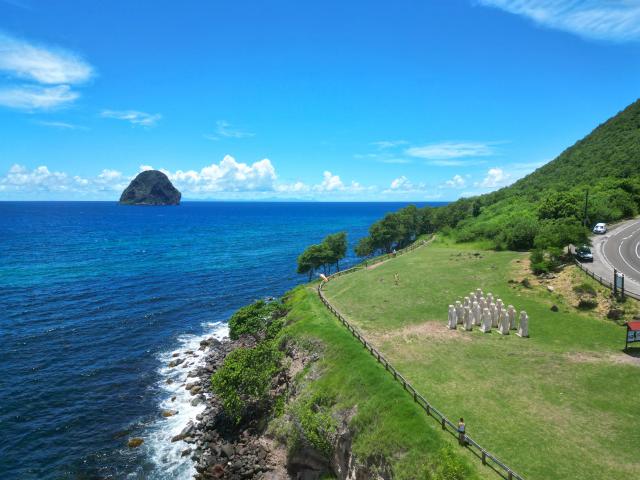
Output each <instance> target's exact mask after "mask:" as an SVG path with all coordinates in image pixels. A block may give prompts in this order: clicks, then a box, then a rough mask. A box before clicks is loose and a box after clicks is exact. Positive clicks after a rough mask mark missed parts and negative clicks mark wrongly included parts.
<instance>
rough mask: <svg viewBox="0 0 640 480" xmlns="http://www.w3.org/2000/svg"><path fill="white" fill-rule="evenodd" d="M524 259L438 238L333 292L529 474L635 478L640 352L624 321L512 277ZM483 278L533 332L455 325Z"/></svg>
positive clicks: (406, 369)
mask: <svg viewBox="0 0 640 480" xmlns="http://www.w3.org/2000/svg"><path fill="white" fill-rule="evenodd" d="M525 260H526V255H523V254H519V253H514V252H491V251H484V250H479V249H478V250H476V249H474V247H473V246H469V245H467V246H465V245H462V246H460V245H450V244H448V243H447V242H446V241H442V240H439V241H436V242H435V243H433V244H432V245H430V246H427V247H424V248H420V249H418V250H416V251H414V252H412V253H409V254H407V255H403V256H400V257H398V258H396V259H393V260H390V261H388V262H385V263H383V264H381V265H379V266H377V267H376V268H373V269H370V270H362V271H359V272H357V273H354V274H352V275H346V276H344V277H340V278H338V279H336V280H335V281H332V282H330V283H329V284H328V285H327V287H326V293H327V297H328V298H329V299H330V300H331V301H332V303H334V305H335V306H336V307H337V308H338V309H339V310H341V311H342V313H343V314H344V315H345V316H346V317H347V318H348V319H349V320H350V321H352V322H353V323H354V324H355V325H357V326H358V327H359V328H360V329H361V330H362V331H363V333H365V334H366V336H367V337H368V338H369V340H371V342H372V343H373V344H374V345H376V346H377V347H378V348H379V349H380V350H381V351H382V352H383V353H384V354H385V355H386V356H387V358H389V360H390V361H392V362H393V363H394V365H395V366H396V368H398V370H399V371H400V372H402V373H403V375H405V377H407V378H408V379H409V380H410V381H411V382H412V383H413V385H414V386H415V387H416V388H417V389H418V390H419V391H420V392H421V393H422V394H423V395H424V396H425V397H426V398H427V399H428V400H429V401H430V402H432V403H433V404H434V405H435V406H436V407H438V408H439V409H440V410H441V411H443V413H444V414H445V415H447V416H448V417H449V418H450V419H452V420H455V419H457V418H458V417H460V416H463V417H464V418H465V421H466V423H467V428H468V432H469V434H470V435H471V436H472V437H473V438H474V439H475V440H476V441H478V442H479V443H480V444H482V445H483V446H485V447H486V448H488V449H489V450H490V451H492V452H494V453H495V454H496V455H498V456H499V457H501V458H502V459H503V460H504V461H505V462H506V463H507V464H508V465H510V466H511V467H512V468H514V469H515V470H516V471H518V472H519V473H520V474H522V475H523V476H525V477H526V478H527V479H539V480H548V479H561V478H562V479H564V478H580V479H593V480H596V479H597V480H600V479H604V478H634V477H635V476H637V475H638V472H639V471H640V456H639V455H638V445H640V428H639V427H640V419H639V417H638V406H639V405H638V402H637V396H638V393H639V391H640V363H639V360H640V359H639V358H634V357H631V356H628V355H625V354H623V353H622V348H623V347H624V337H625V329H624V328H623V327H620V326H617V325H615V324H613V323H612V322H611V321H608V320H606V319H602V317H601V316H598V315H596V314H595V313H584V312H579V311H578V310H577V309H576V308H574V307H573V306H572V305H570V304H568V303H567V302H565V301H564V299H563V297H561V296H560V295H559V294H557V293H551V292H549V291H547V289H546V288H543V287H541V286H534V287H533V288H525V287H523V286H522V285H521V284H519V283H517V282H516V283H513V282H511V283H510V282H509V280H514V279H518V278H519V277H518V275H520V276H521V275H522V272H523V265H524V262H525ZM395 273H398V275H399V279H400V280H399V284H398V285H395V282H394V274H395ZM520 278H521V277H520ZM580 281H584V278H583V277H581V278H580ZM476 288H482V289H483V291H484V292H485V293H486V292H492V293H493V294H494V297H496V298H502V300H503V301H504V303H505V304H507V305H508V304H512V305H514V306H515V307H516V309H517V310H518V311H519V310H526V311H527V313H528V314H529V318H530V324H529V331H530V335H531V338H529V339H522V338H520V337H518V336H516V335H513V334H511V335H509V336H501V335H499V334H498V333H497V332H496V331H493V332H492V333H490V334H483V333H481V332H480V331H479V330H478V329H475V330H474V331H472V332H463V331H461V330H456V331H449V330H448V329H447V328H446V320H447V307H448V305H449V304H450V303H453V302H454V301H455V300H461V299H462V298H463V297H464V296H465V295H468V294H469V292H471V291H474V290H475V289H476ZM553 304H555V305H557V306H558V307H559V311H558V312H552V311H551V310H550V307H551V305H553ZM354 343H355V341H354ZM430 421H431V422H433V420H430ZM480 468H482V467H480Z"/></svg>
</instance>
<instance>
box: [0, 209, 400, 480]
mask: <svg viewBox="0 0 640 480" xmlns="http://www.w3.org/2000/svg"><path fill="white" fill-rule="evenodd" d="M404 205H405V204H402V203H240V202H237V203H236V202H184V203H183V204H182V205H180V206H179V207H126V206H120V205H117V204H115V203H110V202H0V247H1V248H0V340H1V341H0V365H1V366H2V373H1V374H0V432H1V435H2V442H1V443H0V479H27V480H28V479H39V480H41V479H63V478H65V479H66V478H71V479H99V478H116V479H120V478H133V479H138V478H139V479H143V478H153V479H156V478H157V479H178V478H180V479H182V478H184V479H186V478H189V477H190V476H191V474H192V465H191V464H190V460H189V459H188V458H182V457H180V450H179V448H180V446H178V445H176V444H171V443H170V442H168V438H170V436H171V435H172V434H175V432H179V431H180V429H181V428H182V427H183V424H184V423H185V422H186V421H187V419H188V418H189V417H190V416H191V415H194V414H195V413H196V411H197V410H196V409H194V408H193V407H191V405H190V404H189V403H188V401H186V400H188V399H186V400H185V399H182V398H181V397H180V394H181V391H182V392H184V389H180V390H179V389H178V386H173V387H170V386H167V384H166V378H167V377H168V376H170V375H178V373H180V372H178V373H175V372H174V373H172V372H168V371H167V368H166V362H167V360H168V359H169V358H171V355H172V354H173V352H179V351H180V349H183V350H184V349H186V348H193V347H194V346H195V347H197V345H198V342H199V339H200V338H202V336H203V335H210V334H212V333H215V334H218V335H224V322H225V321H226V319H227V318H228V317H229V315H230V314H231V313H233V311H234V310H235V309H237V308H238V307H240V306H242V305H244V304H246V303H248V302H251V301H253V300H254V299H258V298H263V297H266V296H279V295H282V294H283V293H284V292H286V291H287V290H288V289H290V288H291V287H293V286H294V285H296V284H298V283H302V282H304V281H305V280H306V277H305V276H299V275H296V273H295V269H296V257H297V255H298V254H299V253H300V252H301V251H302V250H303V249H304V248H305V247H306V246H307V245H309V244H311V243H315V242H318V241H320V240H321V239H322V238H323V237H324V236H325V235H327V234H329V233H333V232H337V231H343V230H344V231H346V232H347V233H348V236H349V242H350V249H349V257H348V258H347V259H346V261H344V262H343V266H344V267H347V266H348V265H349V264H352V263H354V262H355V261H356V259H355V258H354V257H353V251H352V248H353V245H355V242H356V241H357V240H358V239H359V238H360V237H362V236H364V235H365V234H366V231H367V228H368V226H369V225H370V224H371V223H372V222H373V221H375V220H377V219H378V218H380V217H381V216H382V215H384V214H385V213H387V212H390V211H394V210H397V209H398V208H400V207H402V206H404ZM184 372H186V370H184ZM180 374H182V373H180ZM176 379H177V380H178V382H176V385H177V383H179V381H180V380H179V379H178V378H176ZM173 396H178V397H179V398H177V399H176V400H174V401H173V403H171V398H172V397H173ZM182 400H185V401H182ZM181 401H182V403H180V402H181ZM176 402H177V403H176ZM173 405H176V406H177V407H176V408H177V409H178V410H180V415H177V416H175V417H172V418H170V419H165V418H162V417H161V415H160V412H161V410H162V408H166V407H167V406H173ZM133 436H140V437H142V438H144V440H145V443H144V444H143V445H142V446H141V447H140V448H138V449H130V448H128V447H127V446H126V443H127V440H128V439H129V438H131V437H133ZM178 443H180V442H178ZM182 448H184V445H183V446H182Z"/></svg>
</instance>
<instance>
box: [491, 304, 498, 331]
mask: <svg viewBox="0 0 640 480" xmlns="http://www.w3.org/2000/svg"><path fill="white" fill-rule="evenodd" d="M489 313H490V314H491V326H492V327H493V328H497V327H498V311H497V310H496V304H495V303H492V304H491V305H489Z"/></svg>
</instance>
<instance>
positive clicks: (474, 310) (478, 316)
mask: <svg viewBox="0 0 640 480" xmlns="http://www.w3.org/2000/svg"><path fill="white" fill-rule="evenodd" d="M471 316H472V317H473V325H477V326H478V327H479V326H480V325H481V324H482V309H481V308H480V304H479V303H478V302H473V307H471Z"/></svg>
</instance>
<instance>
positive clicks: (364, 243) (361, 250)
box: [355, 237, 374, 257]
mask: <svg viewBox="0 0 640 480" xmlns="http://www.w3.org/2000/svg"><path fill="white" fill-rule="evenodd" d="M373 250H374V248H373V245H372V244H371V238H369V237H362V238H361V239H360V240H359V241H358V244H357V245H356V248H355V252H356V255H357V256H359V257H368V256H369V255H371V254H373Z"/></svg>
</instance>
